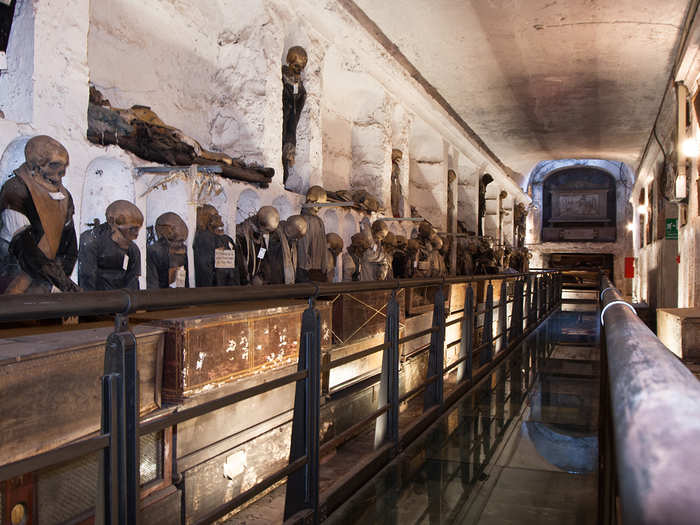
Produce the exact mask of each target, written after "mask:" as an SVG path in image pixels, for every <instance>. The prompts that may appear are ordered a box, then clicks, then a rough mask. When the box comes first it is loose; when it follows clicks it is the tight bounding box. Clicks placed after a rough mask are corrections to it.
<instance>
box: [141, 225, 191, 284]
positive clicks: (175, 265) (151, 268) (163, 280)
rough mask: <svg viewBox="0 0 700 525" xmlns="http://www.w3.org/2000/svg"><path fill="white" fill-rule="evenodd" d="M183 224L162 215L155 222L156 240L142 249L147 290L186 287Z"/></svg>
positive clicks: (184, 229) (186, 232)
mask: <svg viewBox="0 0 700 525" xmlns="http://www.w3.org/2000/svg"><path fill="white" fill-rule="evenodd" d="M188 233H189V230H188V228H187V225H186V224H185V221H183V220H182V219H181V218H180V216H179V215H178V214H177V213H173V212H170V211H169V212H166V213H164V214H163V215H161V216H160V217H158V218H157V219H156V234H157V235H158V240H157V241H156V242H154V243H153V244H151V245H150V246H148V249H147V250H146V260H147V265H146V282H147V285H148V288H189V286H190V284H189V271H188V270H189V269H188V264H187V246H186V244H185V241H186V240H187V234H188Z"/></svg>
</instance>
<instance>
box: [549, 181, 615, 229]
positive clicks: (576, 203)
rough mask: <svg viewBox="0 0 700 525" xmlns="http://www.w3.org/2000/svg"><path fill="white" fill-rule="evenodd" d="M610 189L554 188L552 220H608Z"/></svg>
mask: <svg viewBox="0 0 700 525" xmlns="http://www.w3.org/2000/svg"><path fill="white" fill-rule="evenodd" d="M608 191H609V190H608V189H600V190H588V189H587V190H552V217H551V219H550V221H551V222H602V221H606V220H607V210H608V207H607V206H608V204H607V199H608Z"/></svg>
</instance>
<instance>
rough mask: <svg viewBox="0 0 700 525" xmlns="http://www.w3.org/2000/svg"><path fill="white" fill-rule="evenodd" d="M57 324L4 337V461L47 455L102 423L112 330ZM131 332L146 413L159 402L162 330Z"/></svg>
mask: <svg viewBox="0 0 700 525" xmlns="http://www.w3.org/2000/svg"><path fill="white" fill-rule="evenodd" d="M55 329H56V331H55V332H50V331H46V330H45V329H43V330H41V332H42V333H38V334H32V335H13V336H12V337H9V338H4V339H0V399H2V403H0V421H2V432H0V463H3V464H5V463H11V462H13V461H16V460H18V459H21V458H25V457H28V456H32V455H34V454H39V453H41V452H46V451H48V450H51V449H53V448H56V447H58V446H60V445H63V444H65V443H67V442H69V441H73V440H75V439H78V438H81V437H84V436H86V435H87V434H90V433H91V432H95V431H97V430H99V428H100V413H101V401H102V399H101V395H102V394H101V392H102V387H101V377H102V375H103V374H104V354H105V342H106V340H107V337H108V336H109V334H110V333H112V332H113V331H114V329H113V328H111V327H107V326H101V327H98V328H87V329H67V330H61V328H60V327H55ZM132 330H133V332H134V335H135V336H136V345H137V346H136V348H137V357H138V369H139V378H140V390H141V414H142V415H143V414H146V413H148V412H151V411H152V410H154V409H155V408H157V407H158V406H159V405H160V382H161V377H162V376H161V371H162V363H163V338H164V330H162V329H159V328H156V327H152V326H136V327H133V329H132Z"/></svg>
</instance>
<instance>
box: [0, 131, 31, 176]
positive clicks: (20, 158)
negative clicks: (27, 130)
mask: <svg viewBox="0 0 700 525" xmlns="http://www.w3.org/2000/svg"><path fill="white" fill-rule="evenodd" d="M33 136H34V135H21V136H19V137H17V138H16V139H13V140H12V142H10V143H9V144H8V145H7V147H6V148H5V151H4V152H3V154H2V157H1V158H0V186H2V185H3V184H5V181H7V179H9V178H10V177H11V176H12V172H13V171H15V170H16V169H17V168H19V167H20V166H21V165H22V164H23V163H24V147H25V146H26V145H27V142H28V141H29V139H30V138H32V137H33Z"/></svg>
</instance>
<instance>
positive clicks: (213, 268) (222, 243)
mask: <svg viewBox="0 0 700 525" xmlns="http://www.w3.org/2000/svg"><path fill="white" fill-rule="evenodd" d="M235 248H236V247H235V242H234V240H233V239H232V238H231V237H229V236H228V235H226V234H225V233H224V221H223V220H222V218H221V215H219V212H218V211H217V209H216V208H215V207H214V206H211V205H210V204H204V205H203V206H199V207H197V231H196V233H195V234H194V242H193V243H192V250H193V251H194V282H195V286H198V287H199V286H234V285H237V284H240V277H239V274H238V268H237V267H236V259H235V253H236V252H235Z"/></svg>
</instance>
